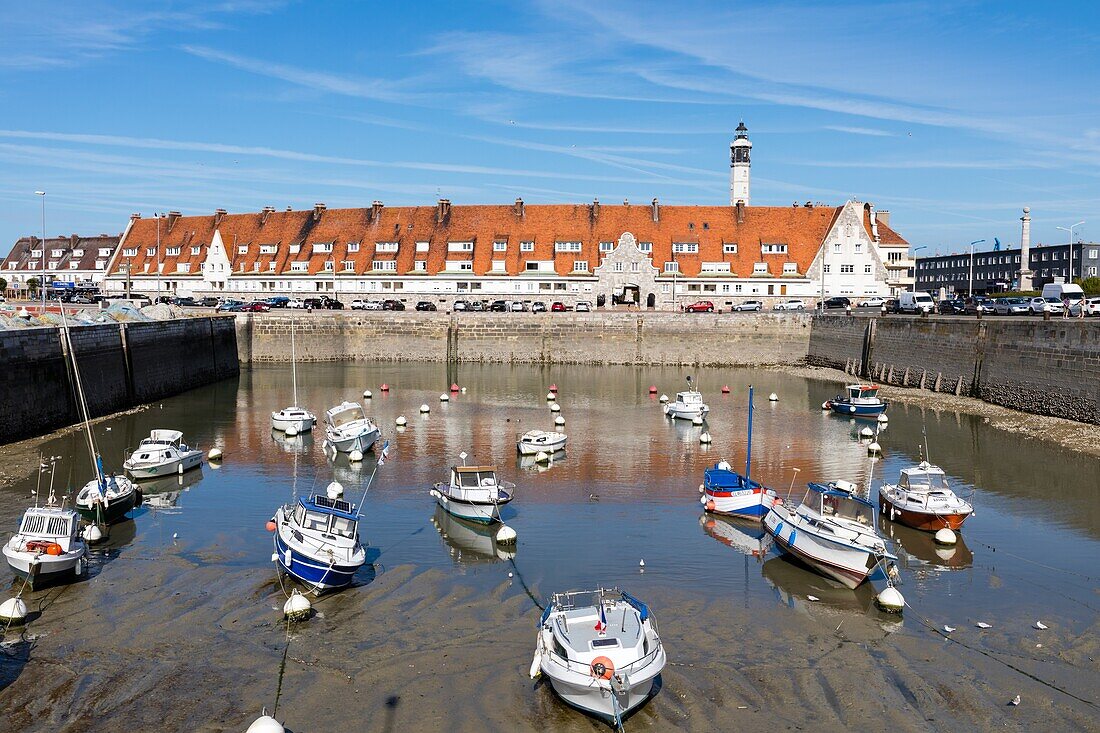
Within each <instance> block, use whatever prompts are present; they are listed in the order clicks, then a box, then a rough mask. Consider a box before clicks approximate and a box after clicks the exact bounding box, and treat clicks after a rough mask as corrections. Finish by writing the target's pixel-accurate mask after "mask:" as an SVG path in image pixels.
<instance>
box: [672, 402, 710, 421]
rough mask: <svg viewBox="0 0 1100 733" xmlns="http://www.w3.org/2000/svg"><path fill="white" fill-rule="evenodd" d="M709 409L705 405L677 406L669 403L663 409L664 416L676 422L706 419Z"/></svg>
mask: <svg viewBox="0 0 1100 733" xmlns="http://www.w3.org/2000/svg"><path fill="white" fill-rule="evenodd" d="M709 412H710V408H709V407H707V406H705V405H677V404H675V403H669V405H668V407H667V408H665V414H666V415H668V416H669V417H671V418H673V419H676V420H694V419H695V418H697V417H706V416H707V413H709Z"/></svg>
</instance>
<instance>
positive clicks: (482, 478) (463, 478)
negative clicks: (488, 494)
mask: <svg viewBox="0 0 1100 733" xmlns="http://www.w3.org/2000/svg"><path fill="white" fill-rule="evenodd" d="M456 473H457V474H458V485H459V486H461V487H462V488H464V489H472V488H476V487H478V486H496V483H497V472H496V471H494V470H492V469H484V470H475V471H457V472H456Z"/></svg>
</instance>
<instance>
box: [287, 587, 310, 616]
mask: <svg viewBox="0 0 1100 733" xmlns="http://www.w3.org/2000/svg"><path fill="white" fill-rule="evenodd" d="M312 612H313V604H312V603H310V602H309V599H308V598H306V597H305V596H304V595H302V594H301V593H299V592H298V589H297V588H295V589H294V590H293V591H291V593H290V598H287V599H286V603H284V604H283V616H284V617H286V618H287V619H288V620H289V621H291V622H298V621H305V620H306V619H307V618H309V615H310V614H311V613H312Z"/></svg>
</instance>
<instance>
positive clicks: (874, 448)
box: [867, 441, 882, 456]
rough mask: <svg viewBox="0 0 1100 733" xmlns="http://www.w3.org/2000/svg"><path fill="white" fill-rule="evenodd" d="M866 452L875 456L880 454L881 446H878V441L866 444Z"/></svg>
mask: <svg viewBox="0 0 1100 733" xmlns="http://www.w3.org/2000/svg"><path fill="white" fill-rule="evenodd" d="M867 452H868V453H870V454H871V455H873V456H876V455H878V454H879V453H881V452H882V446H881V445H879V444H878V441H871V442H870V443H868V444H867Z"/></svg>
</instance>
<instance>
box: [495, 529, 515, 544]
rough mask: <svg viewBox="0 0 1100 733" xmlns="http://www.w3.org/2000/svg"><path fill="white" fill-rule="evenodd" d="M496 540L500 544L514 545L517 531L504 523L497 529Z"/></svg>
mask: <svg viewBox="0 0 1100 733" xmlns="http://www.w3.org/2000/svg"><path fill="white" fill-rule="evenodd" d="M496 541H497V544H499V545H514V544H516V531H515V530H514V529H512V528H511V527H509V526H508V525H507V524H502V525H500V529H498V530H497V534H496Z"/></svg>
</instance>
